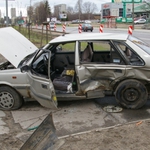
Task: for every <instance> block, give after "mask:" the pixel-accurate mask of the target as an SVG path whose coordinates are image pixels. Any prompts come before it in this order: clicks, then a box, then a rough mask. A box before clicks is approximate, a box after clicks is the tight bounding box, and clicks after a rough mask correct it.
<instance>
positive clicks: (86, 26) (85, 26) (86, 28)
mask: <svg viewBox="0 0 150 150" xmlns="http://www.w3.org/2000/svg"><path fill="white" fill-rule="evenodd" d="M82 31H84V32H87V31H91V32H92V31H93V26H92V25H91V24H89V23H84V24H82Z"/></svg>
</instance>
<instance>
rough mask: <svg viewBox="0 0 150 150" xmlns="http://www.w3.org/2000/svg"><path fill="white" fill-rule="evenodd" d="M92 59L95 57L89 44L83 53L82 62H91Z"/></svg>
mask: <svg viewBox="0 0 150 150" xmlns="http://www.w3.org/2000/svg"><path fill="white" fill-rule="evenodd" d="M92 57H93V51H92V48H91V45H90V44H88V45H87V47H86V48H85V50H84V51H83V54H82V61H83V62H91V61H92Z"/></svg>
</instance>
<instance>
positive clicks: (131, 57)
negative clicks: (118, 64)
mask: <svg viewBox="0 0 150 150" xmlns="http://www.w3.org/2000/svg"><path fill="white" fill-rule="evenodd" d="M114 43H115V45H116V46H117V48H118V49H119V51H120V52H121V53H122V55H123V56H124V57H125V59H126V60H127V61H128V62H129V63H130V64H131V65H134V66H142V65H144V62H143V60H142V59H141V58H140V56H139V55H138V54H137V53H135V52H134V51H133V50H132V49H131V48H130V47H129V46H127V45H126V44H125V43H123V42H114Z"/></svg>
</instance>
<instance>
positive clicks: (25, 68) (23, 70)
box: [20, 65, 30, 72]
mask: <svg viewBox="0 0 150 150" xmlns="http://www.w3.org/2000/svg"><path fill="white" fill-rule="evenodd" d="M20 70H21V72H28V71H29V70H30V67H29V66H27V65H25V66H23V67H21V68H20Z"/></svg>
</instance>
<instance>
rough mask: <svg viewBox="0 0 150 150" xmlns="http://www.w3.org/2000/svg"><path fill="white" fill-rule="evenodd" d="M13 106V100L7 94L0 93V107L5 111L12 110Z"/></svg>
mask: <svg viewBox="0 0 150 150" xmlns="http://www.w3.org/2000/svg"><path fill="white" fill-rule="evenodd" d="M13 105H14V98H13V96H12V95H11V94H10V93H8V92H1V93H0V106H1V107H3V108H6V109H9V108H12V107H13Z"/></svg>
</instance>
